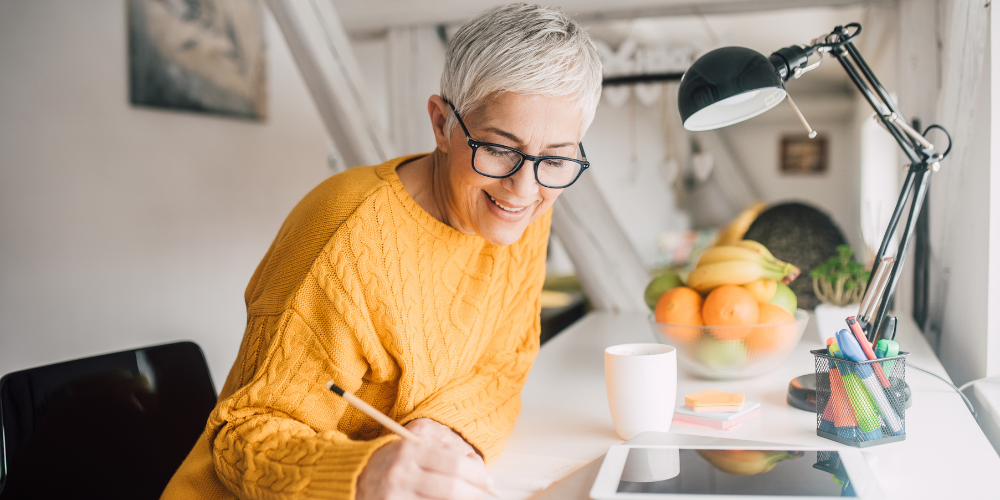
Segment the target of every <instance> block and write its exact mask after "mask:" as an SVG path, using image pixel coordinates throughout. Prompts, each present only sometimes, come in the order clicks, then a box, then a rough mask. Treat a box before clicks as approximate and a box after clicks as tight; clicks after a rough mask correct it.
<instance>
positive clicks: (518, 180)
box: [506, 160, 538, 200]
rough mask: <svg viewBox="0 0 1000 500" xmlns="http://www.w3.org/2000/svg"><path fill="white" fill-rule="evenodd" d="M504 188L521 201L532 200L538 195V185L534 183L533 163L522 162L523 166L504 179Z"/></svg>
mask: <svg viewBox="0 0 1000 500" xmlns="http://www.w3.org/2000/svg"><path fill="white" fill-rule="evenodd" d="M506 180H507V181H508V185H507V186H506V188H507V189H508V190H509V191H510V192H512V193H514V194H515V195H516V196H517V197H518V198H520V199H521V200H528V199H530V198H533V197H534V195H535V194H536V193H538V183H537V182H535V163H534V162H532V161H528V160H524V165H521V169H520V170H518V171H517V172H516V173H515V174H514V175H512V176H510V177H508V178H507V179H506Z"/></svg>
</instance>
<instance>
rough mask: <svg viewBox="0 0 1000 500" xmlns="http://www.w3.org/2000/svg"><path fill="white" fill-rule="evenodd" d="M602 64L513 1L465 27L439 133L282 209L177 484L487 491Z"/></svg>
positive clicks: (530, 356)
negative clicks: (242, 326)
mask: <svg viewBox="0 0 1000 500" xmlns="http://www.w3.org/2000/svg"><path fill="white" fill-rule="evenodd" d="M600 78H601V65H600V61H599V60H598V57H597V53H596V50H595V49H594V46H593V44H592V42H591V41H590V38H589V37H588V36H587V35H586V33H584V32H583V31H582V29H581V28H580V26H579V25H577V24H576V23H575V22H573V21H571V20H570V19H569V18H568V17H566V16H565V15H564V14H562V13H559V12H556V11H551V10H548V9H544V8H540V7H537V6H529V5H524V4H515V5H508V6H504V7H499V8H496V9H493V10H490V11H488V12H485V13H483V14H481V15H480V16H479V17H477V18H476V19H474V20H472V21H470V22H469V23H468V24H466V25H465V26H464V27H463V28H462V29H461V30H460V31H459V32H458V33H457V34H456V35H455V37H454V39H453V40H451V42H450V44H449V48H448V55H447V59H446V66H445V70H444V74H443V75H442V77H441V96H431V98H430V99H429V101H428V104H427V109H428V113H429V115H430V121H431V126H432V128H433V131H434V136H435V139H436V143H437V149H436V150H435V151H434V152H432V153H430V154H425V155H416V156H409V157H404V158H397V159H395V160H391V161H388V162H386V163H384V164H382V165H379V166H375V167H358V168H353V169H351V170H349V171H347V172H344V173H342V174H338V175H335V176H333V177H331V178H330V179H328V180H326V181H325V182H323V183H322V184H320V185H319V186H318V187H317V188H315V189H314V190H313V191H312V192H311V193H309V194H308V195H307V196H306V197H305V198H304V199H303V200H302V201H301V202H300V203H299V204H298V206H296V207H295V209H294V210H293V211H292V213H291V214H290V215H289V217H288V219H287V220H286V221H285V223H284V225H283V226H282V228H281V230H280V231H279V232H278V236H277V238H276V239H275V240H274V243H273V244H272V245H271V248H270V250H268V252H267V254H266V255H265V256H264V259H263V260H262V261H261V264H260V266H258V268H257V271H256V272H255V273H254V275H253V277H252V278H251V280H250V284H249V286H248V287H247V291H246V301H247V316H248V319H247V328H246V333H245V335H244V338H243V342H242V344H241V346H240V351H239V354H238V356H237V360H236V362H235V363H234V365H233V368H232V371H231V372H230V374H229V377H228V379H227V380H226V384H225V386H224V387H223V389H222V392H221V394H220V396H219V403H218V405H217V406H216V408H215V410H214V411H213V412H212V414H211V416H210V417H209V421H208V425H207V427H206V430H205V432H204V434H203V435H202V437H201V439H200V440H199V441H198V443H197V444H196V446H195V448H194V449H193V450H192V451H191V453H190V454H189V456H188V457H187V459H186V460H185V462H184V464H183V465H182V466H181V468H180V469H179V470H178V471H177V473H176V474H175V475H174V477H173V479H172V480H171V482H170V484H169V486H168V487H167V490H166V491H165V492H164V494H163V498H164V499H180V498H285V497H288V498H292V497H296V498H299V497H301V498H307V497H308V498H312V497H324V498H355V497H356V498H359V499H381V498H440V499H451V498H455V499H459V498H461V499H475V498H481V497H482V496H483V490H484V489H485V488H487V487H488V485H489V484H488V483H489V479H488V476H487V475H486V471H485V465H484V460H485V462H490V461H491V460H493V459H495V458H496V457H497V456H498V455H499V454H500V452H501V450H502V448H503V443H504V441H505V440H506V438H507V436H508V434H509V433H510V431H511V428H512V427H513V425H514V420H515V419H516V418H517V415H518V412H519V411H520V399H519V392H520V390H521V387H522V386H523V384H524V381H525V378H526V377H527V374H528V370H529V368H530V367H531V363H532V361H533V360H534V357H535V354H536V353H537V351H538V335H539V302H538V297H539V294H540V290H541V286H542V281H543V279H544V274H545V251H546V244H547V239H548V234H549V222H550V212H549V208H550V207H551V206H552V203H553V202H554V201H555V199H556V198H557V197H558V196H559V194H560V193H561V192H562V189H564V188H565V187H568V186H569V185H570V184H572V183H573V182H574V181H575V180H576V179H577V178H578V177H579V175H581V174H582V173H583V171H584V170H585V169H586V167H587V165H588V164H587V163H586V159H585V154H584V152H583V148H582V145H581V144H580V138H581V136H582V135H583V132H584V131H585V130H586V128H587V125H589V123H590V121H591V120H592V118H593V115H594V110H595V108H596V106H597V100H598V98H599V96H600ZM329 380H332V381H333V382H334V383H336V384H337V385H339V386H341V387H343V388H344V389H346V390H348V391H351V392H353V393H355V394H356V395H357V396H358V397H360V398H362V399H364V400H365V401H367V402H369V403H370V404H371V405H372V406H374V407H375V408H377V409H379V410H381V411H383V412H385V413H386V414H387V415H389V416H390V417H391V418H393V419H395V420H396V421H398V422H400V423H403V424H405V425H406V426H407V428H409V429H410V430H411V431H413V432H414V433H416V434H418V435H421V436H423V437H425V438H426V439H424V441H425V443H424V444H414V443H412V442H409V441H401V440H399V438H398V437H397V436H395V435H393V434H392V433H390V432H389V431H387V430H386V429H384V428H383V427H381V426H380V425H379V424H377V423H376V422H375V421H374V420H372V419H370V418H368V417H367V416H365V415H364V414H363V413H360V412H359V411H357V410H356V409H354V408H353V407H350V406H348V405H347V404H346V403H345V402H344V401H343V400H342V399H340V398H339V397H337V396H336V395H334V394H333V393H331V392H330V391H328V390H327V389H326V387H325V384H326V382H327V381H329Z"/></svg>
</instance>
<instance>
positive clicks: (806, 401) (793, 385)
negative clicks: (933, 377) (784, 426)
mask: <svg viewBox="0 0 1000 500" xmlns="http://www.w3.org/2000/svg"><path fill="white" fill-rule="evenodd" d="M902 384H903V385H902V386H900V387H898V388H895V389H894V390H896V391H897V392H899V394H900V396H901V397H902V398H903V408H905V409H907V410H909V409H910V407H911V406H913V397H912V396H913V392H912V391H911V390H910V386H909V385H908V384H907V383H906V382H903V383H902ZM785 399H786V401H787V402H788V405H789V406H791V407H794V408H798V409H800V410H804V411H808V412H812V413H816V374H815V373H809V374H806V375H800V376H798V377H795V378H793V379H792V381H791V382H789V383H788V395H787V396H786V398H785Z"/></svg>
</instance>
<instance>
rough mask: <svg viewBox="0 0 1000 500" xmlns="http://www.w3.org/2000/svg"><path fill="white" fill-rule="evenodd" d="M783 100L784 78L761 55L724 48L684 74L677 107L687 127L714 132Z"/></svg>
mask: <svg viewBox="0 0 1000 500" xmlns="http://www.w3.org/2000/svg"><path fill="white" fill-rule="evenodd" d="M784 98H785V87H784V85H783V83H782V81H781V78H780V77H779V76H778V73H777V71H776V70H775V68H774V65H772V64H771V62H770V61H768V60H767V58H766V57H764V56H763V55H762V54H761V53H760V52H757V51H754V50H751V49H748V48H744V47H722V48H720V49H715V50H713V51H711V52H709V53H707V54H705V55H703V56H701V57H700V58H698V60H697V61H695V62H694V64H692V65H691V67H690V68H688V70H687V71H686V72H684V77H683V78H682V79H681V85H680V89H679V90H678V93H677V107H678V109H680V112H681V120H682V121H683V122H684V128H686V129H688V130H692V131H701V130H713V129H717V128H721V127H725V126H727V125H732V124H734V123H738V122H741V121H744V120H747V119H750V118H753V117H754V116H757V115H759V114H761V113H763V112H765V111H767V110H769V109H771V108H773V107H774V106H776V105H778V103H780V102H781V101H782V100H784Z"/></svg>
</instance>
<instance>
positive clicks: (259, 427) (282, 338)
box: [208, 309, 398, 499]
mask: <svg viewBox="0 0 1000 500" xmlns="http://www.w3.org/2000/svg"><path fill="white" fill-rule="evenodd" d="M331 326H332V328H333V329H334V330H340V331H344V329H343V328H342V327H343V326H344V325H337V324H334V325H331ZM254 330H258V331H259V335H260V336H261V337H263V338H264V339H265V340H262V341H261V342H260V344H258V345H260V347H259V349H262V350H263V351H265V352H260V353H257V357H259V359H260V362H259V363H257V366H255V367H252V368H250V370H251V373H252V375H250V376H249V380H248V381H247V383H246V384H245V385H243V386H242V387H241V388H240V389H239V390H237V391H236V392H234V393H233V394H232V395H231V396H230V397H228V398H226V399H225V400H223V401H220V403H219V405H218V406H217V407H216V409H215V411H213V413H212V415H211V416H210V417H209V422H208V431H209V432H208V437H209V443H210V446H211V451H212V458H213V461H214V464H215V470H216V474H217V475H218V477H219V479H220V480H221V481H222V483H223V484H224V485H225V486H226V488H227V489H229V490H230V491H231V492H233V494H235V495H236V496H238V497H239V498H247V499H251V498H252V499H257V498H267V499H281V498H313V497H322V498H337V499H350V498H354V497H355V493H356V492H355V488H356V484H357V477H358V475H359V474H360V473H361V471H362V469H363V468H364V467H365V465H366V464H367V462H368V458H369V457H370V456H371V455H372V453H374V452H375V451H376V450H377V449H378V448H379V447H380V446H383V445H384V444H386V443H388V442H390V441H392V440H395V439H398V437H396V436H395V435H391V434H389V435H383V436H379V434H382V433H383V432H382V431H381V429H380V428H379V427H377V424H375V425H372V426H370V427H368V428H363V429H362V430H363V432H362V434H363V435H364V437H368V438H370V439H368V440H356V439H350V438H349V437H348V436H347V435H346V434H345V433H343V432H341V431H339V430H338V427H339V426H340V424H341V420H342V419H347V420H350V419H358V418H364V417H363V416H361V415H359V414H358V412H357V410H355V409H354V408H353V407H349V406H348V405H347V403H346V402H345V401H344V400H343V399H342V398H339V397H337V396H336V395H335V394H333V393H332V392H330V391H329V390H327V389H326V386H325V384H326V382H327V381H329V380H333V381H334V382H335V383H336V384H338V385H340V386H342V387H344V388H345V389H347V390H349V391H352V392H356V391H358V390H359V389H360V388H361V385H362V376H363V374H364V370H365V363H364V359H363V357H362V356H361V355H360V353H359V350H358V349H357V348H356V347H357V346H353V347H352V345H351V344H352V343H353V342H354V341H353V340H350V339H351V337H352V336H351V335H339V336H338V338H339V339H340V345H339V346H338V347H339V348H338V350H337V352H336V353H335V354H334V355H333V356H331V355H330V354H329V347H330V346H329V345H322V343H321V342H320V341H319V340H318V339H317V335H314V334H313V332H312V331H311V329H310V327H309V325H308V321H307V320H306V318H305V316H304V315H303V314H302V313H300V312H299V311H296V310H294V309H289V310H288V311H286V312H285V313H284V314H282V315H280V316H277V317H264V318H254V319H252V320H251V322H250V324H249V325H248V333H250V332H253V331H254ZM265 345H266V347H265ZM248 347H249V349H248V351H249V352H247V353H245V355H244V356H245V359H247V360H248V361H245V362H247V363H250V364H254V363H253V361H252V360H253V359H254V357H255V356H254V353H253V352H252V349H254V345H253V344H250V345H249V346H248Z"/></svg>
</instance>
